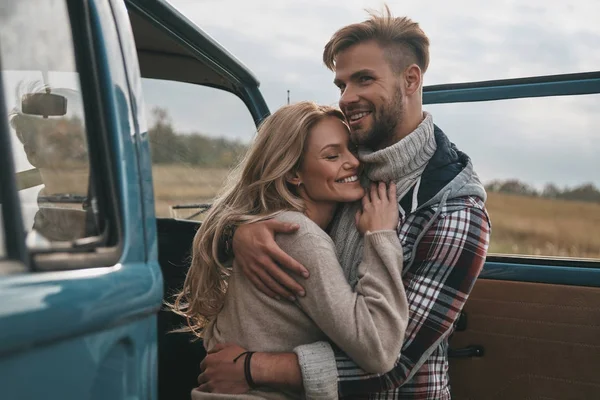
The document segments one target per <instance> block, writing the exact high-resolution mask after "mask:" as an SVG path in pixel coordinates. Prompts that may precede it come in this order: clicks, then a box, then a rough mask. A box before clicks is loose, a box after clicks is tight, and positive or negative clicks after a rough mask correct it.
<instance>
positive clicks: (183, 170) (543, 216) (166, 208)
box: [153, 165, 600, 258]
mask: <svg viewBox="0 0 600 400" xmlns="http://www.w3.org/2000/svg"><path fill="white" fill-rule="evenodd" d="M153 174H154V187H155V197H156V208H157V212H158V215H160V216H171V215H172V214H171V212H170V206H172V205H175V204H182V203H202V202H210V199H211V198H213V197H214V195H215V194H216V193H217V191H218V190H219V189H220V188H221V187H222V185H223V183H224V182H225V179H226V177H227V171H226V170H223V169H200V168H191V167H186V166H179V165H178V166H164V165H158V166H155V167H154V170H153ZM487 207H488V211H489V213H490V216H491V219H492V243H491V248H490V253H502V254H528V255H545V256H564V257H583V258H600V204H598V203H586V202H577V201H565V200H552V199H544V198H534V197H525V196H518V195H509V194H503V193H490V194H489V197H488V201H487ZM193 213H194V210H178V211H177V217H179V218H185V217H186V216H189V215H191V214H193Z"/></svg>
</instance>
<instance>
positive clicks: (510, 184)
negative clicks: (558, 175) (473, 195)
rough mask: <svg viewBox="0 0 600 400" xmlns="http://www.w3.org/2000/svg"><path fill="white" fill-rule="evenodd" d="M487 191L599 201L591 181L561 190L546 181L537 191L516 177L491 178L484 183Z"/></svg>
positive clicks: (598, 193)
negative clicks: (541, 188)
mask: <svg viewBox="0 0 600 400" xmlns="http://www.w3.org/2000/svg"><path fill="white" fill-rule="evenodd" d="M485 189H486V190H487V191H488V192H492V193H493V192H498V193H510V194H517V195H521V196H542V197H545V198H549V199H562V200H577V201H590V202H600V190H598V189H597V188H596V187H595V186H594V185H593V184H592V183H585V184H583V185H579V186H576V187H574V188H573V189H569V188H565V189H563V190H561V189H560V188H559V187H557V186H556V185H555V184H553V183H547V184H546V185H545V186H544V189H543V190H542V191H541V192H538V191H537V190H536V189H535V188H534V187H533V186H531V185H529V184H527V183H524V182H521V181H519V180H517V179H507V180H493V181H490V182H488V183H487V184H486V185H485Z"/></svg>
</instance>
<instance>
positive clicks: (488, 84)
mask: <svg viewBox="0 0 600 400" xmlns="http://www.w3.org/2000/svg"><path fill="white" fill-rule="evenodd" d="M594 93H600V72H589V73H582V74H565V75H550V76H541V77H533V78H519V79H503V80H495V81H484V82H470V83H458V84H448V85H435V86H426V87H424V88H423V103H424V104H442V103H463V102H473V101H491V100H505V99H519V98H527V97H547V96H568V95H579V94H594Z"/></svg>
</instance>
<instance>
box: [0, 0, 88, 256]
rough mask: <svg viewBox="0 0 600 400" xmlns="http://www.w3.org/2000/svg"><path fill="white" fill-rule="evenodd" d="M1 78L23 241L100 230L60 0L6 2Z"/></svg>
mask: <svg viewBox="0 0 600 400" xmlns="http://www.w3.org/2000/svg"><path fill="white" fill-rule="evenodd" d="M2 7H3V12H2V14H1V15H0V24H1V25H2V29H1V30H0V44H1V45H0V56H1V57H0V58H1V59H2V70H1V71H0V74H1V78H2V79H3V82H4V93H3V95H4V98H5V103H6V104H7V110H6V111H7V115H8V121H7V122H8V125H9V126H10V137H11V143H12V153H13V159H14V162H15V171H16V181H17V186H18V189H19V197H20V200H21V208H22V215H23V219H24V221H23V222H24V227H25V229H26V231H27V246H28V247H29V248H30V249H46V248H49V247H52V246H53V245H52V243H53V242H70V241H75V240H78V239H81V238H86V237H89V236H95V235H97V234H98V221H97V220H96V217H97V216H96V215H95V213H94V208H95V206H96V205H95V201H94V199H93V196H92V195H91V194H90V187H89V160H88V146H87V139H86V135H87V129H86V124H85V115H84V110H83V98H82V94H81V88H80V84H79V73H78V71H77V68H76V65H75V54H74V48H73V38H72V32H71V27H70V21H69V17H68V13H67V7H66V2H64V1H51V2H46V1H43V2H39V1H32V0H8V1H4V2H3V5H2Z"/></svg>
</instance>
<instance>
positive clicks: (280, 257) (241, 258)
mask: <svg viewBox="0 0 600 400" xmlns="http://www.w3.org/2000/svg"><path fill="white" fill-rule="evenodd" d="M297 230H298V225H297V224H290V223H287V222H282V221H278V220H275V219H269V220H266V221H260V222H254V223H247V224H242V225H240V226H238V227H237V228H236V229H235V230H233V229H231V228H229V229H227V230H226V232H224V235H223V237H222V238H221V239H222V240H221V242H220V249H221V252H223V253H226V257H231V256H232V255H235V258H236V261H237V265H238V266H239V267H240V268H241V270H242V271H243V272H244V275H246V277H247V278H248V279H249V280H250V281H251V282H252V283H253V284H254V286H256V288H257V289H258V290H260V291H261V292H263V293H264V294H266V295H267V296H270V297H273V298H277V299H279V298H281V297H285V298H288V299H289V300H291V301H294V300H295V298H294V295H295V294H296V295H298V296H304V294H305V292H304V288H303V287H302V286H301V285H300V284H298V282H296V280H295V279H293V278H292V277H291V276H290V275H289V274H288V273H286V272H285V271H283V270H282V268H284V269H287V270H289V271H291V272H293V273H295V274H297V275H299V276H303V277H305V278H308V275H309V272H308V270H307V269H306V268H305V267H304V266H303V265H302V264H300V263H299V262H298V261H296V260H294V259H293V258H292V257H290V256H289V255H287V254H286V253H285V252H284V251H283V250H281V248H280V247H279V246H278V245H277V243H276V242H275V234H276V233H284V234H285V233H293V232H296V231H297ZM231 253H233V254H231Z"/></svg>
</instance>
